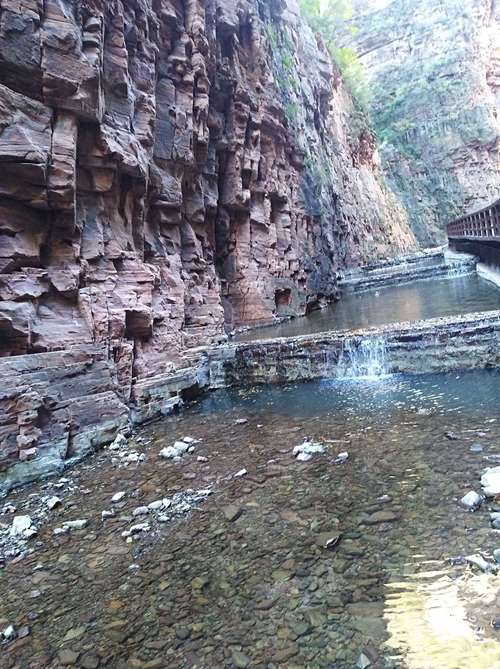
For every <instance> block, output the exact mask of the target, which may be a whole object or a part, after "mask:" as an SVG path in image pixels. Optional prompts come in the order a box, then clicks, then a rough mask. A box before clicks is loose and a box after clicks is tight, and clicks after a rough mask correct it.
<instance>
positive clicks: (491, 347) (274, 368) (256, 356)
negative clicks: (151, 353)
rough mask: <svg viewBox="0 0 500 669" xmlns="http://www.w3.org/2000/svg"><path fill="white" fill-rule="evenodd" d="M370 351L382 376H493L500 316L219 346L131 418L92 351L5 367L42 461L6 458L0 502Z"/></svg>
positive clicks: (157, 389)
mask: <svg viewBox="0 0 500 669" xmlns="http://www.w3.org/2000/svg"><path fill="white" fill-rule="evenodd" d="M372 344H373V345H374V349H375V350H376V353H377V355H379V356H381V358H382V359H383V363H384V367H385V371H386V372H387V373H395V372H401V373H407V374H422V373H432V372H436V373H438V372H452V371H458V370H463V369H484V368H485V367H492V368H493V367H495V368H500V353H499V351H500V311H496V312H488V313H483V314H471V315H469V316H466V317H452V318H440V319H434V320H430V321H422V322H419V323H399V324H398V323H396V324H391V325H387V326H384V327H378V328H370V329H368V330H359V331H356V332H323V333H320V334H317V335H305V336H301V337H293V338H286V339H274V340H263V341H255V342H251V343H240V344H223V345H221V346H219V347H217V348H215V349H214V348H209V349H206V350H204V351H199V356H198V358H197V359H196V360H193V361H192V364H191V365H190V366H186V367H185V368H184V369H182V370H177V371H176V372H173V373H172V374H170V375H164V376H162V378H161V382H159V383H158V384H157V385H156V386H153V385H150V386H149V387H148V388H147V394H146V391H145V390H144V387H143V388H142V391H143V395H142V400H141V401H138V402H136V404H135V406H134V407H133V408H132V409H130V408H129V407H127V406H126V405H125V404H124V403H123V402H122V401H121V400H120V399H119V398H118V397H117V393H116V381H115V380H114V379H113V366H112V364H111V363H110V362H109V361H108V360H107V359H106V358H105V356H103V352H102V349H101V348H100V347H98V346H89V347H86V348H85V349H84V350H79V351H73V352H68V351H66V352H54V353H50V354H42V353H38V354H34V355H24V356H19V357H18V358H3V359H1V360H0V374H1V375H2V379H3V386H4V390H3V397H4V398H5V397H7V400H8V402H10V404H5V403H4V404H3V407H4V410H5V409H9V408H10V409H11V410H12V411H15V413H16V415H17V416H18V427H17V429H18V432H19V434H20V435H22V436H23V437H24V438H25V439H26V441H27V442H28V443H33V439H36V443H37V448H38V449H39V453H38V455H37V456H36V457H35V456H34V454H33V453H31V454H30V453H28V452H26V451H23V452H24V453H25V455H26V459H23V460H21V461H15V459H14V458H12V462H13V464H12V465H11V466H10V467H9V468H8V470H7V471H6V472H5V473H4V474H3V475H2V477H0V495H1V494H2V493H5V492H7V491H8V490H9V489H11V488H12V487H14V486H17V485H19V484H22V483H24V482H27V481H29V480H32V479H33V478H36V477H37V476H40V475H43V474H47V473H49V472H52V473H54V472H57V471H61V470H62V469H63V468H64V467H65V466H67V465H69V464H72V463H73V462H75V461H77V460H78V459H80V458H81V457H83V456H84V455H86V454H88V453H91V452H92V451H93V450H94V449H95V448H97V447H99V446H100V445H102V444H104V443H106V442H109V441H110V440H111V439H112V438H113V437H114V435H115V434H116V432H117V431H118V430H119V429H125V428H126V427H127V426H128V425H129V424H130V423H133V422H143V421H145V420H147V419H149V418H156V417H157V416H158V415H160V414H161V412H162V411H170V410H171V409H172V408H174V407H175V406H179V405H180V404H181V403H182V401H183V399H189V398H192V397H193V396H194V395H195V394H199V393H201V392H207V391H209V390H214V389H220V388H227V387H239V388H245V387H249V386H252V385H258V384H269V383H290V382H291V383H295V382H301V381H310V380H314V379H331V378H336V377H339V376H342V375H344V374H345V373H346V372H347V373H348V372H349V365H352V364H354V365H355V366H356V360H355V358H356V353H357V351H360V352H361V355H363V351H365V352H366V351H367V350H369V349H370V346H371V345H372ZM346 352H347V353H348V356H347V358H348V360H347V362H348V365H346ZM61 356H63V357H64V358H65V360H64V364H61V360H60V357H61ZM47 398H48V399H47ZM48 400H49V401H48ZM23 402H24V403H23ZM33 413H37V414H38V416H39V419H40V420H39V422H38V425H39V427H33ZM33 430H38V432H35V433H33ZM68 433H69V437H68ZM15 455H16V453H14V456H15ZM30 458H33V459H30Z"/></svg>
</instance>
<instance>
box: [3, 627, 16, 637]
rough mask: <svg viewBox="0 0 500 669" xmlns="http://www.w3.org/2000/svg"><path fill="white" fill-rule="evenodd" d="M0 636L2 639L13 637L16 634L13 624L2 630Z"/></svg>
mask: <svg viewBox="0 0 500 669" xmlns="http://www.w3.org/2000/svg"><path fill="white" fill-rule="evenodd" d="M2 636H3V638H4V639H14V638H15V636H16V630H15V627H14V625H9V626H8V627H6V628H5V629H4V630H3V632H2Z"/></svg>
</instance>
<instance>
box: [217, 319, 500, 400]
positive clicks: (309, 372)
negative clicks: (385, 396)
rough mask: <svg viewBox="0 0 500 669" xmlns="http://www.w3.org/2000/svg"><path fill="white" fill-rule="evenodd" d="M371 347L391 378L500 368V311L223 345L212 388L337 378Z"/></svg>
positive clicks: (218, 353) (218, 357) (218, 351)
mask: <svg viewBox="0 0 500 669" xmlns="http://www.w3.org/2000/svg"><path fill="white" fill-rule="evenodd" d="M371 343H372V344H373V346H374V348H377V349H378V354H379V355H381V357H383V363H384V367H385V373H387V374H392V373H404V374H427V373H433V372H436V373H438V372H452V371H457V370H465V369H484V368H486V367H492V368H493V367H495V368H498V367H500V311H492V312H485V313H476V314H470V315H468V316H458V317H450V318H435V319H431V320H427V321H420V322H417V323H394V324H390V325H386V326H383V327H377V328H369V329H367V330H359V331H355V332H324V333H321V334H317V335H303V336H301V337H290V338H283V339H271V340H262V341H255V342H250V343H241V344H232V345H226V346H222V347H220V348H219V349H217V350H216V351H214V352H213V353H211V354H209V356H208V369H209V383H210V387H211V388H226V387H231V386H235V387H245V386H250V385H259V384H267V383H295V382H298V381H310V380H313V379H334V378H338V377H339V376H342V375H343V374H344V373H345V372H346V366H345V364H344V362H345V355H344V354H345V352H346V350H347V351H348V353H349V358H350V362H351V363H352V362H353V359H354V358H355V356H356V351H357V350H359V351H360V353H361V354H362V355H363V352H364V353H366V352H367V351H368V349H369V345H370V344H371ZM368 357H369V356H368Z"/></svg>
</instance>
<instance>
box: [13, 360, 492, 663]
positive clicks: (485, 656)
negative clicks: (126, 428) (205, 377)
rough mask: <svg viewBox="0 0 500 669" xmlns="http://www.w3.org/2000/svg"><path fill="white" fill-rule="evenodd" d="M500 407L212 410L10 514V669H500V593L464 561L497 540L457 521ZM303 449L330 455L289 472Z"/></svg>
mask: <svg viewBox="0 0 500 669" xmlns="http://www.w3.org/2000/svg"><path fill="white" fill-rule="evenodd" d="M499 396H500V373H498V372H493V371H490V372H488V371H478V372H471V373H467V374H453V375H426V376H417V377H404V376H383V377H381V378H379V379H376V380H371V379H366V378H365V379H345V380H338V381H321V382H312V383H306V384H297V385H290V386H284V387H283V386H282V387H276V386H269V387H261V388H257V389H253V390H245V391H217V392H215V393H212V394H209V395H207V396H206V397H205V398H203V399H202V400H200V401H198V402H196V403H195V404H193V405H192V406H191V407H189V408H188V409H187V410H186V411H185V412H183V413H182V415H179V416H173V417H171V418H167V419H165V420H163V421H162V422H159V423H156V424H153V425H150V426H149V427H146V428H143V429H141V430H138V431H137V432H136V433H135V434H134V435H133V436H132V437H131V438H130V439H128V441H127V442H126V443H122V444H118V445H117V446H115V447H113V448H112V449H106V450H104V451H101V452H100V453H99V454H97V455H96V456H95V457H94V458H92V459H91V460H87V461H85V462H84V463H82V464H81V465H79V466H78V467H76V468H73V469H72V470H69V471H68V472H66V473H65V475H64V476H63V477H62V478H61V479H53V480H50V481H46V482H42V483H37V484H33V485H31V486H28V487H26V488H24V489H22V490H20V491H17V492H13V493H11V494H10V495H9V497H8V498H6V499H4V500H3V501H2V502H3V506H4V511H5V513H3V515H1V516H0V522H4V523H6V525H7V524H10V522H11V519H12V515H13V514H14V513H15V514H16V515H19V514H29V515H30V516H31V517H32V519H33V522H34V524H35V525H36V527H37V530H38V532H37V535H36V536H34V537H33V538H31V539H29V541H27V542H26V544H25V546H24V548H23V549H22V550H19V551H18V555H17V557H16V555H15V553H16V551H14V554H11V555H9V556H8V557H6V561H5V563H4V568H3V569H2V570H1V571H0V582H1V591H2V600H1V603H0V622H1V629H4V628H6V627H7V626H8V625H12V626H13V627H14V628H15V630H16V633H17V638H16V639H15V640H11V641H10V643H5V644H4V645H3V646H2V647H0V659H1V661H0V664H1V666H2V667H6V668H8V669H13V668H14V667H16V668H22V669H28V668H29V669H31V668H33V669H35V668H37V669H38V668H40V667H54V668H57V667H61V666H78V667H87V668H89V667H90V668H92V667H94V668H95V667H99V666H103V667H117V668H119V669H129V668H142V669H154V668H158V667H168V668H172V669H181V668H188V667H189V668H192V669H195V668H198V669H209V668H210V669H211V668H215V667H217V668H219V667H228V668H230V667H258V668H261V669H264V668H266V669H275V668H278V667H279V668H283V669H285V668H286V669H294V668H296V669H298V668H304V669H305V668H306V667H307V668H310V667H311V668H314V669H316V668H317V669H322V668H324V669H327V668H335V669H348V668H349V669H352V668H353V667H368V666H370V667H384V668H386V667H387V668H389V667H392V668H396V667H398V668H400V667H401V668H403V667H404V668H406V669H458V668H462V667H468V668H469V667H474V669H483V668H484V669H491V668H492V667H494V666H500V639H499V632H498V631H497V630H496V629H495V628H494V627H492V620H493V621H494V620H495V618H496V617H497V616H498V615H499V614H500V591H499V588H498V585H497V579H496V577H495V576H493V575H490V574H483V573H481V572H478V571H477V570H472V569H471V568H470V567H468V566H467V565H466V564H464V563H463V560H462V558H463V556H465V555H469V554H471V553H477V552H482V553H483V554H484V555H485V556H491V554H492V551H493V550H494V549H495V548H498V547H500V539H498V538H497V533H496V532H495V531H492V530H491V529H490V526H489V519H488V510H489V509H490V508H491V507H490V506H489V505H486V504H484V505H483V507H482V508H481V509H480V510H479V511H477V512H475V513H471V512H468V511H467V510H466V509H464V508H463V507H462V506H461V505H460V503H459V500H460V498H461V497H462V496H463V495H464V494H465V493H466V492H468V491H469V490H478V489H479V478H480V474H481V470H482V469H483V468H484V467H485V466H492V465H495V464H496V463H497V462H498V459H499V458H500V405H499V403H498V397H499ZM186 436H189V437H191V438H193V439H199V443H197V444H194V445H193V446H192V447H191V449H192V452H186V453H185V454H184V455H182V457H181V458H180V459H179V460H178V461H173V460H169V459H165V458H163V457H161V456H160V451H162V449H164V448H165V447H168V446H171V445H172V444H173V443H174V442H175V441H176V440H179V439H184V438H185V437H186ZM305 439H309V440H313V441H315V442H320V443H321V444H323V445H324V447H325V452H324V453H323V454H319V455H316V456H314V457H313V458H312V459H311V460H310V461H308V462H299V461H297V460H296V459H295V458H294V456H293V453H292V450H293V448H294V447H295V446H296V445H298V444H301V443H302V442H303V441H304V440H305ZM478 444H479V445H480V447H481V448H480V449H479V447H478V446H477V445H478ZM473 445H475V446H474V447H473V449H472V450H471V446H473ZM343 452H344V453H345V452H347V453H348V458H347V459H344V458H341V459H340V460H339V459H338V457H337V456H338V455H339V454H340V453H343ZM131 453H138V454H140V456H141V457H140V458H139V459H138V461H137V462H134V461H133V460H134V458H129V455H130V454H131ZM129 460H130V461H129ZM127 463H128V464H127ZM187 490H192V491H196V493H189V494H187V493H186V491H187ZM209 492H210V494H209ZM197 494H198V498H196V495H197ZM189 495H191V496H189ZM53 496H57V498H58V499H59V500H60V503H58V505H57V506H56V507H55V508H53V509H52V510H47V504H48V499H51V498H52V497H53ZM112 499H115V500H117V501H115V502H113V501H112ZM165 499H167V500H168V502H169V505H170V506H168V505H167V507H168V509H169V510H168V509H167V511H164V512H163V513H162V514H160V512H159V511H157V510H156V508H157V507H158V503H160V500H165ZM196 500H198V501H196ZM150 504H151V507H150V508H148V506H147V505H150ZM9 505H10V507H11V508H9ZM0 508H1V507H0ZM12 508H15V511H12ZM139 509H140V510H141V513H140V514H138V515H134V514H137V510H139ZM103 511H105V512H107V514H109V516H107V517H105V518H102V512H103ZM107 514H105V515H107ZM71 520H85V521H87V522H86V525H85V527H83V528H82V529H72V530H71V531H68V532H65V533H56V534H54V530H56V529H57V528H59V529H60V528H62V527H63V526H64V523H65V522H67V521H71ZM138 524H139V525H140V524H143V525H144V524H145V525H147V529H144V530H143V531H134V533H133V534H132V535H130V531H131V528H132V527H133V526H137V525H138ZM4 550H6V549H5V547H4ZM495 624H496V623H495ZM366 662H368V664H367V663H366Z"/></svg>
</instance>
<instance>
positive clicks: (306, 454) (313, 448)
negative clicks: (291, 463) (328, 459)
mask: <svg viewBox="0 0 500 669" xmlns="http://www.w3.org/2000/svg"><path fill="white" fill-rule="evenodd" d="M324 452H325V447H324V446H323V444H319V443H317V442H314V441H307V440H306V441H304V442H303V443H302V444H299V445H298V446H295V447H294V449H293V455H294V456H295V457H296V458H297V460H300V461H301V462H307V461H308V460H310V459H311V458H312V456H313V455H317V454H319V453H324Z"/></svg>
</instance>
